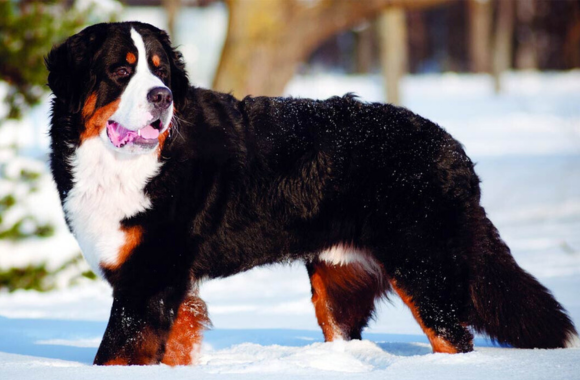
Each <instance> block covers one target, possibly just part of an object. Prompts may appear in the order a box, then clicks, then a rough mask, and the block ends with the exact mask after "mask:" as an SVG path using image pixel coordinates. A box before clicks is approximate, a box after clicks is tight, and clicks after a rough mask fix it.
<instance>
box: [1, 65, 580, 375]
mask: <svg viewBox="0 0 580 380" xmlns="http://www.w3.org/2000/svg"><path fill="white" fill-rule="evenodd" d="M505 79H506V81H505V84H506V91H505V93H503V94H502V95H500V96H495V95H494V94H493V92H492V83H491V80H490V79H489V78H488V77H486V76H459V75H452V74H447V75H440V76H422V77H409V78H407V79H405V81H404V83H403V97H404V100H405V105H406V106H407V107H409V108H410V109H411V110H413V111H415V112H417V113H419V114H421V115H423V116H426V117H428V118H430V119H432V120H434V121H436V122H437V123H439V124H440V125H443V126H445V128H446V129H447V130H448V131H450V132H451V133H452V134H453V135H454V136H456V137H457V138H458V139H459V140H460V141H462V142H463V143H464V145H465V146H466V150H467V152H468V154H470V155H471V156H472V158H474V160H475V161H476V162H478V165H477V168H476V170H477V172H478V174H479V175H480V177H481V178H482V180H483V184H482V186H483V204H484V206H485V207H486V209H487V210H488V212H489V214H490V216H491V219H492V220H493V221H494V222H495V223H496V225H497V226H498V227H499V229H500V232H501V233H502V236H503V237H504V239H505V240H506V241H507V242H508V244H509V245H510V247H511V248H512V250H513V253H514V256H515V258H516V260H517V261H518V262H519V263H520V265H522V266H523V267H524V268H525V269H526V270H528V271H530V272H531V273H532V274H534V275H535V276H537V277H538V278H539V279H540V281H541V282H542V283H544V284H545V285H546V286H547V287H548V288H550V289H551V290H552V291H553V292H554V294H555V295H556V297H557V298H558V299H559V300H560V301H561V302H562V303H563V305H564V306H565V307H566V309H567V310H568V311H569V312H570V314H571V316H572V318H573V320H574V321H575V322H576V324H580V297H579V295H580V233H579V232H580V107H579V104H580V72H572V73H565V74H542V75H539V74H535V73H520V74H510V75H508V76H507V77H506V78H505ZM380 83H381V82H380V78H379V77H372V76H371V77H337V76H332V75H329V76H316V77H309V78H300V77H298V78H295V79H294V80H293V82H292V83H291V84H290V85H289V87H288V93H289V94H292V95H295V96H309V97H318V98H324V97H327V96H330V95H335V94H343V93H345V92H348V91H353V92H356V93H358V94H359V95H360V96H361V98H362V99H363V100H366V101H381V100H383V95H382V88H381V86H380ZM36 118H37V119H41V118H42V116H36ZM3 133H7V132H3ZM1 137H2V136H0V140H1ZM0 153H1V152H0ZM15 165H16V164H15ZM0 185H1V184H0ZM0 190H1V186H0ZM28 201H29V203H30V204H29V207H31V209H35V210H39V215H40V217H41V218H46V220H57V221H59V225H58V228H57V234H56V236H55V237H54V238H51V239H49V240H38V241H32V242H28V243H26V244H20V245H11V244H8V243H5V242H3V243H0V267H1V268H6V267H8V266H11V265H19V264H24V263H29V262H38V261H42V260H48V261H49V263H51V265H53V266H57V265H59V263H62V262H63V261H64V260H66V259H68V258H70V257H71V256H72V255H74V254H75V253H76V252H78V247H77V246H76V244H75V242H74V239H72V238H71V237H70V235H69V234H68V233H67V231H66V228H65V226H64V225H63V223H62V220H61V217H62V216H61V212H60V206H59V204H58V197H57V195H56V193H55V192H54V190H53V187H52V185H51V183H50V180H49V179H46V181H45V182H43V185H42V188H41V191H40V192H39V193H38V194H37V195H35V196H33V197H31V198H30V199H29V200H28ZM64 277H66V274H63V278H64ZM65 282H66V281H64V280H62V281H61V283H65ZM202 296H203V297H204V299H205V300H206V301H207V303H208V306H209V311H210V316H211V318H212V321H213V323H214V330H212V331H209V332H208V333H207V334H206V340H205V344H204V347H203V350H202V358H201V360H200V364H199V365H198V366H197V367H192V368H178V369H170V368H167V367H163V366H162V367H157V368H91V367H89V364H90V363H91V361H92V359H93V357H94V354H95V352H96V348H97V347H98V344H99V342H100V338H101V335H102V333H103V331H104V328H105V324H106V320H107V317H108V312H109V307H110V304H111V299H110V289H109V288H108V286H107V285H106V284H103V283H100V282H96V283H95V282H90V283H89V282H87V283H84V284H82V285H81V286H78V287H74V288H64V289H61V290H58V291H55V292H51V293H47V294H40V293H35V292H23V291H19V292H15V293H12V294H7V293H0V379H29V378H30V379H33V378H40V377H42V378H45V379H53V378H54V379H56V378H58V379H62V378H64V379H68V378H87V379H90V378H99V379H100V378H103V377H107V376H109V377H112V376H115V377H116V376H119V377H120V376H123V378H129V379H132V378H142V377H147V378H167V377H169V376H171V378H175V379H180V378H195V377H201V378H208V379H213V378H219V379H222V378H228V377H236V378H243V379H266V378H274V377H275V378H277V379H285V378H288V379H290V378H307V377H312V376H316V377H319V378H330V377H332V378H336V377H337V376H338V377H340V378H342V377H349V378H356V379H358V378H361V379H362V378H364V379H374V378H377V379H378V378H398V379H407V378H409V379H413V378H417V379H419V378H420V379H442V378H446V379H448V378H461V379H466V378H475V379H484V378H485V379H490V378H491V379H497V378H506V379H507V378H516V379H543V378H551V379H580V349H567V350H514V349H507V348H498V347H492V346H491V345H490V343H489V342H488V341H486V340H485V339H483V338H478V339H476V346H477V348H476V351H475V352H472V353H469V354H461V355H451V356H450V355H443V354H431V353H430V352H431V351H430V348H429V346H428V345H427V344H426V342H427V341H426V338H425V337H424V336H423V335H422V333H421V331H420V329H419V327H418V325H417V324H416V323H415V322H414V321H413V319H412V317H411V315H410V313H409V312H408V310H406V309H405V307H404V306H403V305H402V304H401V302H400V301H399V300H398V299H396V298H395V297H393V300H392V302H391V303H388V302H385V303H383V304H381V306H380V309H379V313H378V318H377V321H376V322H373V323H372V324H371V326H370V328H369V329H368V331H367V333H366V335H365V338H366V340H363V341H355V342H348V343H346V342H336V343H328V344H326V343H321V333H320V331H319V329H318V326H317V324H316V320H315V317H314V312H313V309H312V306H311V304H310V301H309V298H310V287H309V282H308V278H307V276H306V271H305V269H304V268H303V267H302V266H300V265H293V266H287V267H282V266H276V267H272V268H259V269H255V270H252V271H250V272H248V273H245V274H242V275H238V276H234V277H231V278H229V279H225V280H219V281H212V282H209V283H207V284H205V285H204V286H203V288H202Z"/></svg>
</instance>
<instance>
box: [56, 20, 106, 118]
mask: <svg viewBox="0 0 580 380" xmlns="http://www.w3.org/2000/svg"><path fill="white" fill-rule="evenodd" d="M97 39H99V34H98V33H95V28H93V27H91V28H87V29H85V30H83V31H82V32H80V33H78V34H75V35H74V36H72V37H69V38H68V39H67V40H66V41H65V42H63V43H62V44H60V45H58V46H55V47H53V48H52V50H51V51H50V53H48V55H47V56H46V58H45V60H44V61H45V64H46V68H47V69H48V86H49V87H50V89H51V90H52V92H53V94H54V96H55V97H56V98H57V99H58V100H60V101H62V102H64V103H65V104H67V105H68V106H69V110H70V111H71V112H73V113H76V112H79V111H80V109H81V107H82V102H83V101H84V99H83V98H84V97H85V96H86V94H87V93H88V91H90V88H89V87H92V86H94V83H95V78H94V77H92V74H91V72H92V70H90V64H91V62H92V58H93V54H94V52H95V46H97V45H98V46H100V43H99V42H98V41H97Z"/></svg>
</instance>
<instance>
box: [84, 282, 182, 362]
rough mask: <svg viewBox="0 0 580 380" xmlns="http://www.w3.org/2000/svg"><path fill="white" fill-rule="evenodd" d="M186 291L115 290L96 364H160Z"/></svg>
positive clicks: (167, 289) (169, 289) (168, 289)
mask: <svg viewBox="0 0 580 380" xmlns="http://www.w3.org/2000/svg"><path fill="white" fill-rule="evenodd" d="M182 300H183V294H180V292H178V291H175V290H174V289H172V288H166V289H164V290H163V291H162V292H158V293H154V294H139V293H136V292H122V291H114V301H113V307H112V309H111V317H110V319H109V324H108V325H107V329H106V331H105V335H104V336H103V340H102V342H101V345H100V347H99V350H98V352H97V356H96V357H95V362H94V363H95V364H97V365H147V364H159V363H160V362H161V360H162V359H163V355H164V353H165V344H166V341H167V338H168V336H169V332H170V330H171V327H172V325H173V323H174V320H175V318H176V316H177V312H178V309H179V306H180V304H181V302H182Z"/></svg>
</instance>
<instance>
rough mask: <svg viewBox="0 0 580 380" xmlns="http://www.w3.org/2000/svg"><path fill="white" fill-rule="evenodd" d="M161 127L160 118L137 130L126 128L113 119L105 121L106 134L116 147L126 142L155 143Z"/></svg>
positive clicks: (152, 144)
mask: <svg viewBox="0 0 580 380" xmlns="http://www.w3.org/2000/svg"><path fill="white" fill-rule="evenodd" d="M162 129H163V124H162V123H161V120H160V119H157V120H155V121H154V122H153V123H150V124H148V125H147V126H145V127H143V128H139V129H138V130H132V129H127V128H125V127H123V126H122V125H121V124H119V123H117V122H116V121H113V120H109V121H107V136H108V137H109V140H110V141H111V143H112V144H113V145H114V146H115V147H117V148H122V147H124V146H125V145H127V144H138V145H143V146H149V145H151V146H154V145H157V142H158V138H159V133H160V131H161V130H162Z"/></svg>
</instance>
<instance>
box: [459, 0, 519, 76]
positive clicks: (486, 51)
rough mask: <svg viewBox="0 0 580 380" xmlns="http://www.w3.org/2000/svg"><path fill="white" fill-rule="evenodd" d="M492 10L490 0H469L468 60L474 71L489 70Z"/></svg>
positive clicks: (483, 71)
mask: <svg viewBox="0 0 580 380" xmlns="http://www.w3.org/2000/svg"><path fill="white" fill-rule="evenodd" d="M502 1H510V0H500V2H502ZM492 10H493V9H492V1H491V0H470V1H469V29H470V30H469V56H470V60H469V61H470V63H471V70H472V71H474V72H476V73H486V72H490V68H491V55H490V52H491V49H490V47H491V43H490V41H491V24H492Z"/></svg>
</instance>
